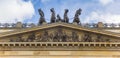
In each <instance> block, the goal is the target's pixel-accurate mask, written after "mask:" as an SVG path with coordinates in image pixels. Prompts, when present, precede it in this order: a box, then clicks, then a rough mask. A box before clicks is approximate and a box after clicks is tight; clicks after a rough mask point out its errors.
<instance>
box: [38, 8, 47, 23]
mask: <svg viewBox="0 0 120 58" xmlns="http://www.w3.org/2000/svg"><path fill="white" fill-rule="evenodd" d="M38 12H39V15H40V19H39V24H42V23H43V22H46V21H45V17H44V13H43V11H42V10H41V9H38Z"/></svg>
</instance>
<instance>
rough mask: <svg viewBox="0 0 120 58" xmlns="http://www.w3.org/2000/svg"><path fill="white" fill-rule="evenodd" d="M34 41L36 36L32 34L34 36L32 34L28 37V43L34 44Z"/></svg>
mask: <svg viewBox="0 0 120 58" xmlns="http://www.w3.org/2000/svg"><path fill="white" fill-rule="evenodd" d="M34 40H35V34H34V33H32V34H30V35H29V36H28V38H27V42H33V41H34Z"/></svg>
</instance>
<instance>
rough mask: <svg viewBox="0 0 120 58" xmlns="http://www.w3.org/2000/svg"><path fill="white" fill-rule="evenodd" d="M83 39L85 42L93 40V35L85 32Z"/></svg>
mask: <svg viewBox="0 0 120 58" xmlns="http://www.w3.org/2000/svg"><path fill="white" fill-rule="evenodd" d="M83 41H84V42H92V37H91V36H90V34H85V35H84V37H83Z"/></svg>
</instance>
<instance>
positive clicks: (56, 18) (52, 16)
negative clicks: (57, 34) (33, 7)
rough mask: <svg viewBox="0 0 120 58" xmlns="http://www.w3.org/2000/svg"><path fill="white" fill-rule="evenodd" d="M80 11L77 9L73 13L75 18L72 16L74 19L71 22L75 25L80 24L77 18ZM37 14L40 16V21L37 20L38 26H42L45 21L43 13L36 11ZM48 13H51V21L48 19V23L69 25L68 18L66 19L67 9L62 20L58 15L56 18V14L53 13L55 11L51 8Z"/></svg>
mask: <svg viewBox="0 0 120 58" xmlns="http://www.w3.org/2000/svg"><path fill="white" fill-rule="evenodd" d="M81 11H82V10H81V9H78V10H77V11H76V13H75V16H74V19H73V22H75V23H77V24H80V18H79V15H81ZM38 12H39V15H40V19H39V25H41V24H43V23H44V22H46V20H45V16H44V12H43V11H42V10H41V9H39V10H38ZM50 12H51V19H50V23H55V22H65V23H69V17H68V12H69V10H68V9H65V11H64V16H63V17H64V18H63V19H62V18H61V17H60V15H59V14H57V17H56V13H55V10H54V8H51V9H50Z"/></svg>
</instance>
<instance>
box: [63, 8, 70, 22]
mask: <svg viewBox="0 0 120 58" xmlns="http://www.w3.org/2000/svg"><path fill="white" fill-rule="evenodd" d="M68 12H69V10H68V9H65V13H64V20H63V22H66V23H69V18H68V15H67V14H68Z"/></svg>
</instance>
